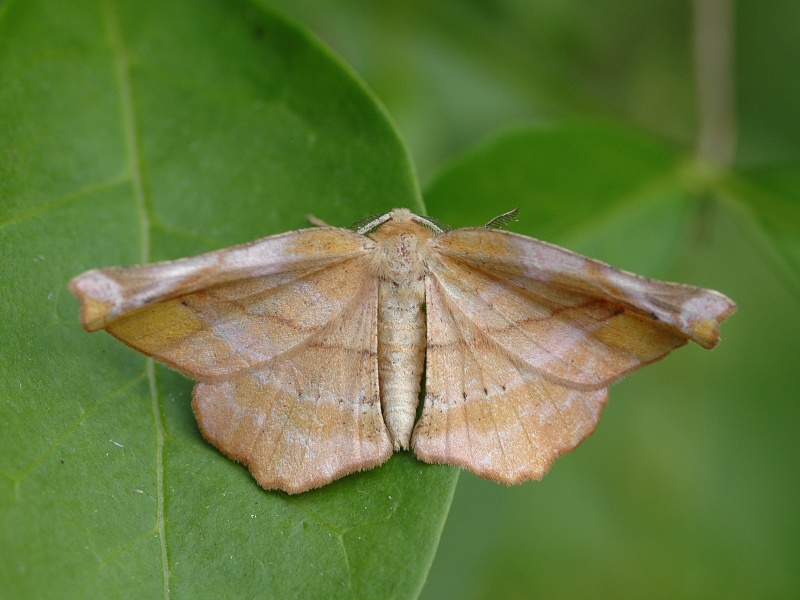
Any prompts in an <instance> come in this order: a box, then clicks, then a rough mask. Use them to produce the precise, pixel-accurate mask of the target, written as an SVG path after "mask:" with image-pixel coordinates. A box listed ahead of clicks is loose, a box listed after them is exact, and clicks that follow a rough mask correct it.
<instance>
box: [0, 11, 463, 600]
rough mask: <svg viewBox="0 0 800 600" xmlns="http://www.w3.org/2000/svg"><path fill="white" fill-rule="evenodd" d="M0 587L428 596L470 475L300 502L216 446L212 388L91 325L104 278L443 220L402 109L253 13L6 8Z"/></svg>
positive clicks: (449, 474)
mask: <svg viewBox="0 0 800 600" xmlns="http://www.w3.org/2000/svg"><path fill="white" fill-rule="evenodd" d="M0 110H1V111H2V115H1V116H0V251H1V252H2V256H3V279H2V283H0V286H2V287H1V288H0V309H2V311H3V314H4V315H6V318H4V319H3V320H2V321H1V322H0V340H1V341H2V344H0V348H1V350H0V352H2V359H0V365H2V367H0V368H1V369H2V377H0V427H1V428H2V431H3V434H2V436H1V437H0V473H2V476H1V477H0V556H2V557H3V559H2V560H0V589H2V590H3V595H7V596H8V597H14V598H27V597H45V596H50V595H57V596H59V597H75V596H86V597H103V598H107V597H123V596H134V597H146V598H147V597H156V596H170V597H186V598H196V597H232V596H234V597H325V598H338V597H398V598H407V597H414V596H415V595H416V594H417V593H418V591H419V589H420V588H421V586H422V584H423V582H424V579H425V576H426V573H427V570H428V568H429V565H430V562H431V560H432V558H433V554H434V551H435V547H436V544H437V542H438V538H439V534H440V532H441V528H442V525H443V522H444V518H445V516H446V513H447V511H448V507H449V504H450V500H451V497H452V493H453V489H454V485H455V481H456V477H457V475H456V471H455V470H454V469H448V468H444V467H433V466H429V465H424V464H422V463H419V462H417V461H416V460H414V459H413V458H412V457H411V456H410V455H407V454H400V455H397V456H395V457H394V458H393V459H391V460H390V461H389V463H388V464H387V465H385V466H384V467H381V468H378V469H374V470H372V471H369V472H365V473H360V474H356V475H353V476H350V477H347V478H344V479H343V480H340V481H338V482H335V483H333V484H331V485H329V486H327V487H325V488H322V489H320V490H316V491H312V492H308V493H306V494H302V495H300V496H294V497H289V496H287V495H285V494H283V493H270V492H265V491H264V490H262V489H261V488H259V487H258V486H257V485H256V484H255V482H254V480H253V479H252V477H251V476H250V474H249V473H248V472H247V470H246V469H245V468H243V467H242V466H241V465H237V464H235V463H233V462H231V461H229V460H227V459H225V458H224V457H222V456H221V455H220V454H219V453H218V452H217V451H216V450H215V449H214V448H212V447H211V446H209V445H208V444H207V443H205V442H204V441H203V440H202V438H201V436H200V434H199V432H198V429H197V426H196V424H195V421H194V418H193V416H192V414H191V408H190V393H191V388H192V383H191V382H189V381H187V380H185V379H184V378H182V377H180V376H179V375H177V374H175V373H173V372H171V371H169V370H167V369H165V368H162V367H160V366H153V364H152V362H150V361H148V360H144V359H143V358H142V357H140V356H139V355H137V354H136V353H134V352H133V351H131V350H129V349H127V348H125V347H124V346H123V345H122V344H120V343H119V342H117V341H115V340H113V339H111V338H110V336H106V335H105V334H99V335H91V336H90V335H87V334H86V333H84V332H83V331H82V330H81V329H80V327H79V326H78V321H77V318H78V303H77V301H76V300H75V299H74V298H73V297H72V296H71V295H70V294H69V293H68V292H67V290H66V283H67V281H68V280H69V279H70V278H71V277H73V276H75V275H77V274H78V273H80V272H82V271H83V270H85V269H88V268H93V267H101V266H105V265H113V264H130V263H136V262H145V261H154V260H160V259H167V258H176V257H178V256H184V255H191V254H195V253H198V252H202V251H207V250H211V249H216V248H222V247H225V246H227V245H230V244H233V243H237V242H244V241H248V240H251V239H254V238H258V237H263V236H265V235H269V234H272V233H276V232H280V231H284V230H289V229H296V228H299V227H304V226H306V225H307V222H306V220H305V215H306V214H308V213H313V214H315V215H316V216H317V217H319V218H321V219H324V220H326V221H328V222H330V223H332V224H338V225H347V224H349V223H350V222H352V221H354V220H356V219H358V218H360V217H363V216H365V215H367V214H370V213H374V212H378V211H381V210H386V209H390V208H393V207H395V206H407V207H409V208H411V209H413V210H416V211H418V212H421V211H422V210H423V207H422V205H421V201H420V198H419V193H418V191H417V185H416V180H415V177H414V174H413V171H412V168H411V165H410V161H409V158H408V155H407V153H406V151H405V148H404V146H403V144H402V142H401V141H400V140H399V138H398V136H397V134H396V132H395V130H394V129H393V127H392V125H391V124H390V123H389V122H388V121H387V119H386V117H385V114H384V111H383V109H382V108H381V107H380V106H379V105H378V104H377V103H376V101H375V100H374V98H373V97H372V96H371V95H370V94H369V92H368V91H366V90H365V89H364V88H363V86H362V85H361V84H360V83H359V82H358V81H357V80H356V79H355V78H354V77H353V76H352V74H351V73H350V72H349V71H348V70H347V68H345V67H344V66H343V65H342V64H340V63H339V62H338V61H337V59H336V58H335V57H333V56H331V55H330V54H329V53H328V52H327V51H326V50H325V49H324V48H322V47H321V46H320V45H319V44H318V43H317V42H316V41H315V40H313V39H311V38H310V37H309V36H308V35H307V34H306V33H305V32H303V31H302V30H300V29H299V28H298V27H297V26H294V25H291V24H288V23H286V22H285V21H284V20H282V19H281V18H278V17H277V16H276V15H274V14H271V13H270V12H268V11H266V10H264V9H262V8H259V7H256V6H254V5H252V4H250V3H248V2H245V1H236V0H230V1H223V0H208V1H205V2H196V1H190V0H170V1H169V2H158V1H155V0H146V1H144V2H141V1H139V2H129V1H122V0H119V1H114V0H106V1H100V0H96V1H95V0H81V1H76V2H69V3H64V2H57V1H56V0H31V1H26V2H6V3H5V4H3V5H2V6H0Z"/></svg>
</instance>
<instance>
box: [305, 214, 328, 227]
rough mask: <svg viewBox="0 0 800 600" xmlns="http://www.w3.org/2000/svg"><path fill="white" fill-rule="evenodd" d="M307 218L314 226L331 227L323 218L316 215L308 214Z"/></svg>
mask: <svg viewBox="0 0 800 600" xmlns="http://www.w3.org/2000/svg"><path fill="white" fill-rule="evenodd" d="M306 220H307V221H308V222H309V223H311V224H312V225H313V226H314V227H331V226H330V225H328V224H327V223H326V222H325V221H323V220H322V219H319V218H317V217H315V216H314V215H306Z"/></svg>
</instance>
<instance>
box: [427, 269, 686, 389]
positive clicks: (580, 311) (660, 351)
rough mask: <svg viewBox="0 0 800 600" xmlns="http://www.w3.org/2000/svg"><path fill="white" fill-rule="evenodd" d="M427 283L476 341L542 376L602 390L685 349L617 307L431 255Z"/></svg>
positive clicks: (665, 331)
mask: <svg viewBox="0 0 800 600" xmlns="http://www.w3.org/2000/svg"><path fill="white" fill-rule="evenodd" d="M430 268H431V277H433V278H434V279H435V280H436V281H437V283H438V285H439V286H440V287H441V289H442V291H443V292H444V293H446V294H447V297H448V298H449V299H450V302H451V303H452V304H453V305H455V306H458V308H459V310H460V311H463V313H464V315H465V317H466V318H468V319H469V320H470V321H471V322H472V323H474V324H475V325H476V326H477V327H479V328H480V329H481V331H482V332H483V334H484V335H485V336H486V337H487V338H489V339H490V340H492V341H493V342H494V343H496V344H497V345H498V346H500V347H502V348H504V349H505V350H506V351H507V352H508V353H509V354H510V355H512V356H514V358H515V360H518V361H520V362H522V363H525V364H527V365H528V366H529V367H530V368H531V369H533V371H534V372H536V373H538V374H539V375H540V376H541V377H543V378H545V379H548V380H550V381H553V382H554V383H559V384H562V385H567V386H569V387H573V388H576V389H585V390H591V389H598V388H601V387H607V386H608V385H609V384H610V383H612V382H613V381H615V380H617V379H619V378H620V377H622V376H624V375H625V374H627V373H629V372H630V371H632V370H634V369H636V368H638V367H639V366H641V365H643V364H647V363H650V362H652V361H654V360H657V359H658V358H661V357H662V356H664V355H665V354H667V353H668V352H669V351H670V350H672V349H674V348H676V347H678V346H681V345H683V344H685V343H686V339H685V338H684V337H681V336H680V335H678V334H677V333H676V332H675V330H674V328H672V327H669V326H667V325H665V324H662V323H659V322H657V321H652V320H649V319H646V318H644V317H643V316H641V315H640V314H638V313H636V312H634V311H632V310H631V309H629V308H627V307H624V306H622V305H621V304H620V303H618V302H615V301H612V300H608V299H605V298H602V297H593V296H590V295H587V294H585V293H580V292H575V291H571V290H568V289H565V288H562V287H559V286H557V285H552V284H550V283H546V282H541V281H536V280H533V279H528V278H523V277H516V278H511V277H510V276H509V275H508V274H507V273H500V274H496V273H492V272H490V271H488V270H486V269H484V268H481V267H478V266H475V265H472V264H470V263H469V262H466V261H464V260H461V259H460V258H457V257H454V256H447V255H437V256H436V257H435V258H434V259H433V260H431V264H430Z"/></svg>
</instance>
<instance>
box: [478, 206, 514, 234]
mask: <svg viewBox="0 0 800 600" xmlns="http://www.w3.org/2000/svg"><path fill="white" fill-rule="evenodd" d="M517 214H519V208H515V209H514V210H510V211H508V212H507V213H503V214H502V215H498V216H496V217H495V218H494V219H492V220H491V221H489V222H488V223H487V224H486V225H484V227H485V228H486V229H502V228H503V227H505V226H506V225H508V224H509V223H513V222H514V221H516V220H517Z"/></svg>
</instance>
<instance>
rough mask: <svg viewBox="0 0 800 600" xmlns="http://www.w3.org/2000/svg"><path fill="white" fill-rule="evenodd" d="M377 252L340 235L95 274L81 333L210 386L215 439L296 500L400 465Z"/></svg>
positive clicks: (205, 407) (205, 426) (83, 292)
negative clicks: (380, 324) (387, 408)
mask: <svg viewBox="0 0 800 600" xmlns="http://www.w3.org/2000/svg"><path fill="white" fill-rule="evenodd" d="M373 247H374V246H373V243H372V242H371V241H370V240H369V239H368V238H366V237H364V236H361V235H358V234H355V233H353V232H350V231H347V230H344V229H337V228H319V229H308V230H301V231H296V232H291V233H288V234H284V235H279V236H274V237H270V238H265V239H263V240H259V241H257V242H254V243H252V244H247V245H244V246H238V247H234V248H229V249H226V250H220V251H217V252H212V253H209V254H205V255H202V256H198V257H195V258H189V259H182V260H179V261H172V262H167V263H157V264H154V265H148V266H142V267H127V268H124V267H123V268H112V269H102V270H98V271H90V272H88V273H86V274H84V275H82V276H80V277H78V278H76V279H75V280H73V282H72V283H71V289H72V290H73V291H74V292H75V293H76V295H78V296H79V298H80V299H81V301H82V304H83V311H82V314H83V323H84V326H85V327H86V328H87V329H89V330H93V329H98V328H105V329H107V330H108V331H109V332H110V333H111V334H113V335H114V336H116V337H118V338H119V339H121V340H122V341H124V342H125V343H127V344H129V345H130V346H132V347H134V348H136V349H137V350H140V351H141V352H143V353H145V354H147V355H149V356H153V357H155V358H157V359H158V360H160V361H162V362H164V363H166V364H168V365H169V366H171V367H173V368H175V369H177V370H178V371H180V372H182V373H184V374H186V375H188V376H190V377H192V378H194V379H197V380H198V381H199V383H198V385H197V386H196V387H195V390H194V402H193V406H194V410H195V413H196V415H197V418H198V422H199V423H200V427H201V429H202V431H203V434H204V435H205V437H206V438H207V439H208V440H209V441H211V442H212V443H213V444H215V445H216V446H217V447H218V448H219V449H220V450H221V451H222V452H223V453H225V454H226V455H228V456H230V457H231V458H234V459H236V460H239V461H241V462H243V463H245V464H247V465H248V467H249V468H250V470H251V471H252V472H253V475H254V476H255V477H256V479H257V480H258V482H259V483H260V484H261V485H262V486H263V487H265V488H267V489H273V488H278V489H283V490H286V491H288V492H290V493H295V492H301V491H305V490H307V489H310V488H313V487H317V486H320V485H324V484H326V483H328V482H330V481H332V480H334V479H336V478H338V477H341V476H343V475H346V474H347V473H351V472H353V471H357V470H360V469H366V468H369V467H372V466H375V465H377V464H380V463H382V462H384V461H385V460H387V459H388V457H389V456H390V455H391V452H392V449H391V443H390V441H389V437H388V432H387V431H386V428H385V426H384V424H383V419H382V416H381V410H380V401H379V395H378V376H377V373H378V367H377V281H376V280H375V278H374V277H373V276H372V275H371V271H370V269H369V263H370V256H371V252H372V249H373Z"/></svg>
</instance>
